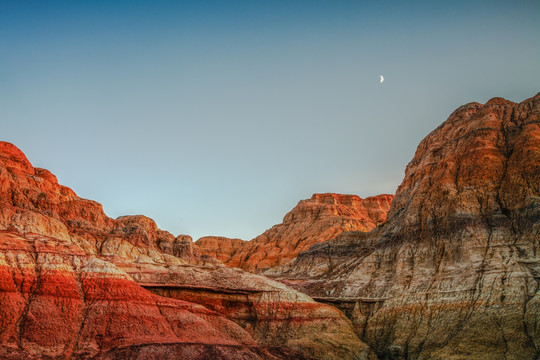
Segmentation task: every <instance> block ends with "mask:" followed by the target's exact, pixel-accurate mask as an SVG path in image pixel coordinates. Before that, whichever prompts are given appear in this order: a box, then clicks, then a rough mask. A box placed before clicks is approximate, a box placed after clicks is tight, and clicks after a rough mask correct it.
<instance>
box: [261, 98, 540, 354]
mask: <svg viewBox="0 0 540 360" xmlns="http://www.w3.org/2000/svg"><path fill="white" fill-rule="evenodd" d="M272 274H273V275H274V276H276V277H279V278H281V279H283V281H284V282H285V283H287V284H290V285H292V286H295V287H297V288H299V289H301V290H302V291H304V292H306V293H307V294H310V295H311V296H314V297H318V298H320V300H321V301H326V302H329V303H334V304H337V305H338V306H340V307H342V308H343V309H344V310H346V312H347V314H348V316H350V318H351V319H352V321H353V323H354V325H355V328H356V330H357V333H358V334H359V336H360V337H361V339H363V340H364V341H365V342H366V343H367V344H368V345H370V346H371V347H372V349H374V350H375V352H376V353H377V355H378V356H379V357H380V358H384V359H488V358H489V359H539V358H540V288H539V284H540V94H538V95H536V96H535V97H533V98H530V99H527V100H525V101H523V102H522V103H519V104H516V103H513V102H511V101H507V100H504V99H501V98H494V99H492V100H490V101H488V102H487V103H486V104H485V105H482V104H478V103H470V104H467V105H464V106H462V107H460V108H458V109H457V110H456V111H455V112H454V113H453V114H452V115H451V116H450V117H449V118H448V120H446V121H445V122H444V123H443V124H442V125H440V126H439V127H438V128H437V129H435V130H434V131H433V132H432V133H431V134H429V135H428V136H427V137H426V138H425V139H424V140H423V141H422V142H421V143H420V145H419V146H418V150H417V151H416V154H415V156H414V158H413V159H412V161H411V162H410V163H409V165H408V166H407V169H406V171H405V178H404V180H403V182H402V183H401V185H400V186H399V188H398V191H397V193H396V197H395V199H394V201H393V203H392V206H391V209H390V211H389V213H388V220H387V222H386V223H384V224H383V225H382V226H380V227H378V228H376V229H375V230H373V231H372V232H370V233H368V234H364V233H359V232H351V233H342V234H341V235H339V236H338V237H337V238H336V239H334V240H331V241H328V242H325V243H321V244H317V245H315V246H313V247H312V248H311V249H309V250H308V251H306V252H303V253H301V254H300V255H299V256H298V257H297V258H296V259H295V260H294V261H292V262H290V263H288V264H287V265H285V266H282V267H279V268H276V269H272Z"/></svg>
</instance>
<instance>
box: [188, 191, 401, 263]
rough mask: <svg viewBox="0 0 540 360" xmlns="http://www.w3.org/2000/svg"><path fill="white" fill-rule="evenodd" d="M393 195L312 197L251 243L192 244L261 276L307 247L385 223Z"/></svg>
mask: <svg viewBox="0 0 540 360" xmlns="http://www.w3.org/2000/svg"><path fill="white" fill-rule="evenodd" d="M393 198H394V196H393V195H387V194H385V195H378V196H372V197H368V198H365V199H362V198H360V197H359V196H356V195H341V194H331V193H330V194H314V195H313V196H312V197H311V199H307V200H301V201H300V202H299V203H298V205H297V206H296V207H294V209H292V210H291V211H290V212H289V213H287V215H285V217H284V218H283V223H281V224H278V225H275V226H273V227H272V228H271V229H269V230H267V231H265V232H264V233H263V234H261V235H259V236H257V237H256V238H254V239H253V240H251V241H243V240H240V239H229V238H225V237H217V236H207V237H203V238H201V239H199V240H197V241H196V242H195V245H196V248H197V251H198V252H199V253H201V254H205V255H209V256H212V257H214V258H216V259H218V260H220V261H221V262H223V263H224V264H225V265H227V266H229V267H238V268H241V269H243V270H246V271H251V272H261V271H264V270H267V269H269V268H272V267H274V266H278V265H283V264H286V263H287V262H289V261H290V260H292V259H293V258H295V257H296V256H297V255H298V254H299V253H300V252H302V251H305V250H308V249H309V248H310V247H311V246H313V245H315V244H318V243H321V242H324V241H328V240H330V239H332V238H334V237H336V236H337V235H339V234H340V233H342V232H344V231H354V230H357V231H370V230H372V229H374V228H375V227H376V226H377V225H380V224H382V223H383V222H384V221H385V220H386V213H387V212H388V210H389V209H390V204H391V203H392V199H393Z"/></svg>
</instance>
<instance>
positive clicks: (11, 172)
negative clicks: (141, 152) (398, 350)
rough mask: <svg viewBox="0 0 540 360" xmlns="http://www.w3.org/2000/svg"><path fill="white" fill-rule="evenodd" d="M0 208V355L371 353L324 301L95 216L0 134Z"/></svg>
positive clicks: (141, 227)
mask: <svg viewBox="0 0 540 360" xmlns="http://www.w3.org/2000/svg"><path fill="white" fill-rule="evenodd" d="M0 210H1V213H0V231H1V232H0V313H1V315H0V357H1V358H7V359H22V358H28V357H34V358H47V357H50V358H100V359H113V358H115V359H121V358H126V359H127V358H129V359H134V358H135V359H136V358H140V359H147V358H160V359H162V358H164V359H166V358H178V357H182V358H188V359H210V358H223V359H288V358H293V357H298V358H300V359H302V358H305V359H307V358H318V359H341V358H343V359H365V358H368V357H369V356H371V355H370V354H371V352H370V350H369V349H368V347H367V346H366V345H365V344H363V343H362V342H361V341H360V340H359V339H358V337H357V336H356V335H355V333H354V330H353V328H352V325H351V323H350V321H349V320H348V319H347V318H345V316H344V315H343V314H342V313H341V312H339V311H338V310H337V309H335V308H334V307H331V306H327V305H324V304H319V303H316V302H314V301H313V300H311V299H310V298H309V297H307V296H306V295H303V294H301V293H299V292H296V291H294V290H292V289H290V288H287V287H286V286H284V285H283V284H281V283H278V282H274V281H271V280H269V279H267V278H265V277H263V276H258V275H253V274H248V273H244V272H242V271H240V270H233V269H229V268H226V267H224V266H223V265H222V264H221V263H219V262H218V261H216V260H215V259H212V258H210V257H208V256H204V255H199V254H198V253H197V251H196V249H195V248H194V247H193V244H192V242H191V238H189V237H187V236H185V235H181V236H178V237H174V236H173V235H171V234H170V233H168V232H166V231H162V230H160V229H158V227H157V226H156V224H155V222H154V221H152V220H151V219H149V218H147V217H144V216H125V217H120V218H118V219H111V218H109V217H107V216H106V215H105V213H104V212H103V210H102V207H101V205H100V204H98V203H96V202H94V201H90V200H85V199H81V198H79V197H78V196H77V195H76V194H75V193H74V192H73V191H72V190H71V189H69V188H67V187H65V186H62V185H60V184H58V181H57V180H56V177H55V176H54V175H52V174H51V173H50V172H49V171H47V170H44V169H39V168H34V167H33V166H32V165H31V164H30V162H29V161H28V160H27V159H26V157H25V156H24V154H23V153H22V152H21V151H20V150H19V149H17V148H16V147H15V146H13V145H12V144H9V143H5V142H0ZM201 304H202V305H201ZM203 305H204V306H203Z"/></svg>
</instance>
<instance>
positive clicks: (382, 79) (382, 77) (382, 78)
mask: <svg viewBox="0 0 540 360" xmlns="http://www.w3.org/2000/svg"><path fill="white" fill-rule="evenodd" d="M380 76H381V81H380V83H381V84H382V83H383V81H384V76H382V75H380Z"/></svg>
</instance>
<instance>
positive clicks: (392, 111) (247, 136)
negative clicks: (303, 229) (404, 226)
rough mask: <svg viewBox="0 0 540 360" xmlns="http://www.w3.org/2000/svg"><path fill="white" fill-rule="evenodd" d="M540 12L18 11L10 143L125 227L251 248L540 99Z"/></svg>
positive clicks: (44, 7)
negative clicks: (445, 125)
mask: <svg viewBox="0 0 540 360" xmlns="http://www.w3.org/2000/svg"><path fill="white" fill-rule="evenodd" d="M539 4H540V2H538V1H407V2H405V1H395V2H393V1H372V2H365V1H356V0H355V1H339V0H335V1H330V0H328V1H300V0H287V1H193V2H179V1H86V2H77V1H63V2H62V1H47V2H41V1H36V2H29V1H2V2H0V121H1V134H2V136H1V139H2V140H5V141H10V142H12V143H14V144H15V145H17V146H18V147H19V148H21V150H23V151H24V152H25V153H26V154H27V156H28V158H29V159H30V161H32V163H33V164H34V165H35V166H39V167H44V168H47V169H49V170H51V171H52V172H53V173H55V174H56V175H57V176H58V179H59V180H60V182H61V183H63V184H64V185H67V186H70V187H72V188H73V189H74V190H75V191H76V192H77V193H78V194H79V195H80V196H82V197H86V198H90V199H94V200H97V201H99V202H100V203H102V204H103V206H104V209H105V211H106V213H107V214H108V215H109V216H112V217H117V216H120V215H124V214H145V215H147V216H150V217H152V218H154V219H155V220H156V221H157V223H158V225H159V226H160V227H162V228H163V229H165V230H169V231H171V232H172V233H174V234H175V235H177V234H189V235H192V236H193V237H194V238H195V239H196V238H198V237H200V236H203V235H223V236H230V237H240V238H244V239H250V238H252V237H254V236H255V235H258V234H260V233H262V232H263V231H264V230H266V229H267V228H269V227H270V226H272V225H273V224H275V223H279V222H281V220H282V217H283V216H284V215H285V213H286V212H287V211H288V210H290V209H291V208H292V207H293V206H294V205H295V204H296V203H297V202H298V201H299V200H300V199H303V198H308V197H310V196H311V194H312V193H315V192H339V193H352V194H358V195H360V196H362V197H367V196H370V195H376V194H379V193H393V192H395V190H396V188H397V186H398V185H399V183H400V182H401V180H402V178H403V173H404V169H405V166H406V165H407V163H408V161H410V159H411V158H412V157H413V155H414V151H415V149H416V146H417V145H418V143H419V141H420V140H421V139H422V138H423V137H424V136H426V135H427V134H428V133H429V132H430V131H431V130H433V129H434V128H435V127H437V126H438V125H439V124H440V123H442V122H443V121H444V120H445V119H446V118H447V117H448V115H449V114H450V113H451V112H452V111H453V110H454V109H455V108H457V107H458V106H460V105H462V104H464V103H467V102H471V101H478V102H485V101H487V100H488V99H489V98H491V97H494V96H502V97H505V98H508V99H510V100H513V101H522V100H524V99H525V98H527V97H530V96H533V95H534V94H536V93H537V92H538V91H539V90H540V86H539V85H540V46H539V40H538V39H539V38H540V22H539V21H538V19H539V16H540V5H539ZM380 74H382V75H384V77H385V82H384V83H383V84H379V75H380Z"/></svg>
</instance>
